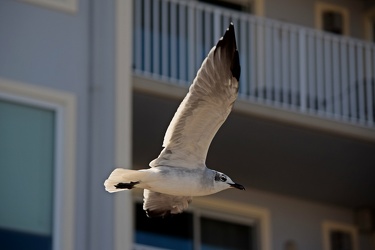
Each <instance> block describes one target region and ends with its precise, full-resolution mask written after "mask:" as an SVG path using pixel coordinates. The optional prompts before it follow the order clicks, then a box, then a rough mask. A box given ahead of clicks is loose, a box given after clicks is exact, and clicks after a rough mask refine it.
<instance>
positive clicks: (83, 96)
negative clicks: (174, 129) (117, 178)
mask: <svg viewBox="0 0 375 250" xmlns="http://www.w3.org/2000/svg"><path fill="white" fill-rule="evenodd" d="M231 21H232V22H233V23H234V25H235V28H236V36H237V43H238V48H239V52H240V61H241V66H242V74H241V78H240V80H241V81H240V86H241V87H240V92H239V97H238V100H237V102H236V104H235V106H234V109H233V112H232V114H231V115H230V116H229V118H228V120H227V121H226V123H225V124H224V125H223V127H222V128H221V129H220V130H219V132H218V134H217V135H216V137H215V139H214V140H213V142H212V145H211V148H210V151H209V154H208V158H207V166H208V167H210V168H213V169H217V170H219V171H222V172H225V173H227V174H228V175H229V176H231V178H232V179H234V180H235V181H236V182H238V183H241V184H244V186H245V187H246V191H245V192H240V191H238V190H226V191H224V192H221V193H219V194H215V195H212V196H209V197H197V198H195V199H194V200H193V202H192V204H191V205H190V208H189V210H188V211H187V212H186V213H184V214H182V215H179V216H175V217H172V218H167V219H164V220H150V219H147V218H145V214H144V212H143V211H142V209H141V206H140V204H141V202H142V193H141V192H139V191H134V192H121V193H118V194H114V195H113V194H108V193H107V192H105V190H104V186H103V182H104V180H105V179H106V178H107V176H108V175H109V173H110V172H111V171H112V170H113V169H114V168H115V167H124V168H133V169H139V168H147V167H148V163H149V162H150V161H151V160H153V159H154V158H156V157H157V155H158V154H159V152H160V151H161V149H162V147H161V144H162V140H163V136H164V132H165V130H166V128H167V126H168V124H169V121H170V120H171V118H172V116H173V114H174V112H175V110H176V108H177V107H178V105H179V103H180V101H181V100H182V98H183V97H184V96H185V94H186V93H187V90H188V86H189V84H190V83H191V81H192V79H193V78H194V76H195V74H196V71H197V69H198V68H199V66H200V64H201V62H202V60H203V59H204V57H205V56H206V54H207V53H208V51H209V49H210V48H211V47H212V46H213V45H215V43H216V41H217V39H218V38H220V36H221V35H222V34H223V32H224V30H225V28H226V27H227V26H228V24H229V22H231ZM374 24H375V3H374V2H373V1H369V0H362V1H358V0H324V1H323V0H322V1H317V0H304V1H292V0H282V1H280V0H278V1H276V0H249V1H245V0H231V1H229V0H228V1H212V0H201V1H195V0H191V1H184V0H181V1H178V0H134V1H131V0H116V1H102V0H18V1H14V0H3V1H1V2H0V190H1V191H0V197H1V200H2V202H1V204H2V205H1V206H0V245H2V246H4V247H5V248H4V249H25V248H27V249H53V250H57V249H64V250H65V249H66V250H73V249H76V250H78V249H80V250H81V249H87V250H102V249H113V250H119V249H138V250H140V249H262V250H271V249H275V250H284V249H288V250H289V249H307V250H315V249H323V250H336V249H348V250H349V249H350V250H370V249H375V233H374V232H375V224H374V223H375V219H374V217H375V213H374V209H375V181H374V179H375V169H374V166H375V128H374V119H375V105H374V104H375V101H374V100H375V86H374V78H375V46H374V44H373V41H374V32H375V28H374V27H375V26H374Z"/></svg>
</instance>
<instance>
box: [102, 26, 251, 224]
mask: <svg viewBox="0 0 375 250" xmlns="http://www.w3.org/2000/svg"><path fill="white" fill-rule="evenodd" d="M240 72H241V67H240V61H239V55H238V51H237V46H236V37H235V34H234V26H233V23H231V24H230V25H229V28H228V29H227V30H226V32H225V34H224V36H223V37H222V38H220V40H219V41H218V43H217V44H216V46H215V47H213V48H212V49H211V51H210V52H209V53H208V56H207V57H206V59H205V60H204V61H203V63H202V66H201V68H200V69H199V70H198V73H197V76H196V77H195V79H194V81H193V84H192V85H191V86H190V88H189V92H188V94H187V95H186V97H185V98H184V100H183V101H182V103H181V104H180V106H179V107H178V109H177V111H176V113H175V115H174V117H173V119H172V121H171V123H170V124H169V127H168V129H167V132H166V134H165V137H164V142H163V147H164V149H163V150H162V151H161V153H160V155H159V157H158V158H156V159H155V160H153V161H151V162H150V164H149V165H150V167H151V168H148V169H141V170H130V169H122V168H117V169H115V170H114V171H113V172H112V173H111V175H110V176H109V178H108V179H107V180H106V181H105V182H104V186H105V189H106V190H107V191H108V192H110V193H113V192H118V191H123V190H127V189H132V188H143V189H144V192H143V196H144V199H143V200H144V203H143V209H144V210H145V211H146V214H147V216H148V217H164V216H166V215H168V214H178V213H181V212H182V211H183V210H184V209H186V208H187V207H188V204H189V203H190V202H191V201H192V197H193V196H204V195H210V194H214V193H217V192H220V191H222V190H225V189H228V188H237V189H240V190H244V189H245V188H244V187H243V186H242V185H240V184H237V183H235V182H233V181H232V180H231V179H230V178H229V177H228V176H227V175H225V174H223V173H220V172H218V171H215V170H211V169H209V168H207V167H206V164H205V161H206V156H207V151H208V148H209V146H210V143H211V141H212V139H213V137H214V136H215V134H216V132H217V131H218V129H219V128H220V126H221V125H222V124H223V123H224V121H225V120H226V118H227V117H228V115H229V113H230V112H231V110H232V107H233V103H234V102H235V100H236V98H237V93H238V81H239V77H240Z"/></svg>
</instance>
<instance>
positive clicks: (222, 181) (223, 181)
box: [214, 171, 245, 191]
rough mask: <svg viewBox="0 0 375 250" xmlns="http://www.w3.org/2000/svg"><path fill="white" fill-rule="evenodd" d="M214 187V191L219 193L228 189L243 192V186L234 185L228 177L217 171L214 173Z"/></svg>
mask: <svg viewBox="0 0 375 250" xmlns="http://www.w3.org/2000/svg"><path fill="white" fill-rule="evenodd" d="M214 186H215V189H216V190H220V191H221V190H224V189H228V188H237V189H239V190H245V187H244V186H242V185H241V184H238V183H235V182H234V181H232V179H231V178H229V176H227V175H225V174H223V173H220V172H217V171H216V173H215V179H214Z"/></svg>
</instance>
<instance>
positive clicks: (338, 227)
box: [322, 221, 359, 250]
mask: <svg viewBox="0 0 375 250" xmlns="http://www.w3.org/2000/svg"><path fill="white" fill-rule="evenodd" d="M332 231H342V232H345V233H348V234H349V235H350V236H351V238H352V240H353V244H352V249H353V250H359V243H358V229H357V227H356V226H354V225H351V224H347V223H341V222H336V221H324V222H323V223H322V232H323V250H331V244H330V243H331V242H330V234H331V232H332Z"/></svg>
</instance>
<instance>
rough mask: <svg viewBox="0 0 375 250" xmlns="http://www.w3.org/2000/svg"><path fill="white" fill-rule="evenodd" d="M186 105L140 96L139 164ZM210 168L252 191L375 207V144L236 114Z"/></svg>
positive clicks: (156, 149) (215, 145)
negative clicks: (181, 105) (176, 113)
mask: <svg viewBox="0 0 375 250" xmlns="http://www.w3.org/2000/svg"><path fill="white" fill-rule="evenodd" d="M180 101H181V100H177V99H168V98H162V97H157V96H151V95H146V94H144V93H140V92H135V94H134V100H133V102H134V114H133V115H134V119H133V121H134V123H133V162H134V165H135V167H136V168H145V167H147V166H148V163H149V162H150V161H151V160H152V159H154V158H155V157H157V156H158V154H159V153H160V150H161V149H162V148H161V144H162V141H163V137H164V133H165V130H166V128H167V126H168V124H169V122H170V120H171V118H172V116H173V114H174V112H175V110H176V109H177V106H178V105H179V103H180ZM207 166H208V167H210V168H213V169H216V170H219V171H223V172H225V173H227V174H228V175H230V176H231V177H232V179H234V180H236V181H237V182H239V183H241V184H244V185H245V186H246V187H247V188H248V189H251V188H254V189H260V190H264V191H269V192H273V193H278V194H283V195H290V196H294V197H298V198H302V199H308V200H314V201H318V202H325V203H329V204H334V205H339V206H344V207H349V208H363V207H372V208H375V195H374V191H375V143H371V142H368V141H362V140H355V139H351V138H347V137H344V136H338V135H333V134H329V133H324V132H320V131H317V130H312V129H306V128H303V127H297V126H291V125H288V124H287V123H277V122H270V121H267V120H262V119H260V118H256V117H252V116H249V115H243V114H240V113H236V112H232V114H231V115H230V116H229V118H228V120H227V121H226V123H225V124H224V125H223V127H222V128H221V129H220V130H219V132H218V134H217V135H216V137H215V138H214V140H213V142H212V144H211V147H210V150H209V153H208V158H207Z"/></svg>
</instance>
